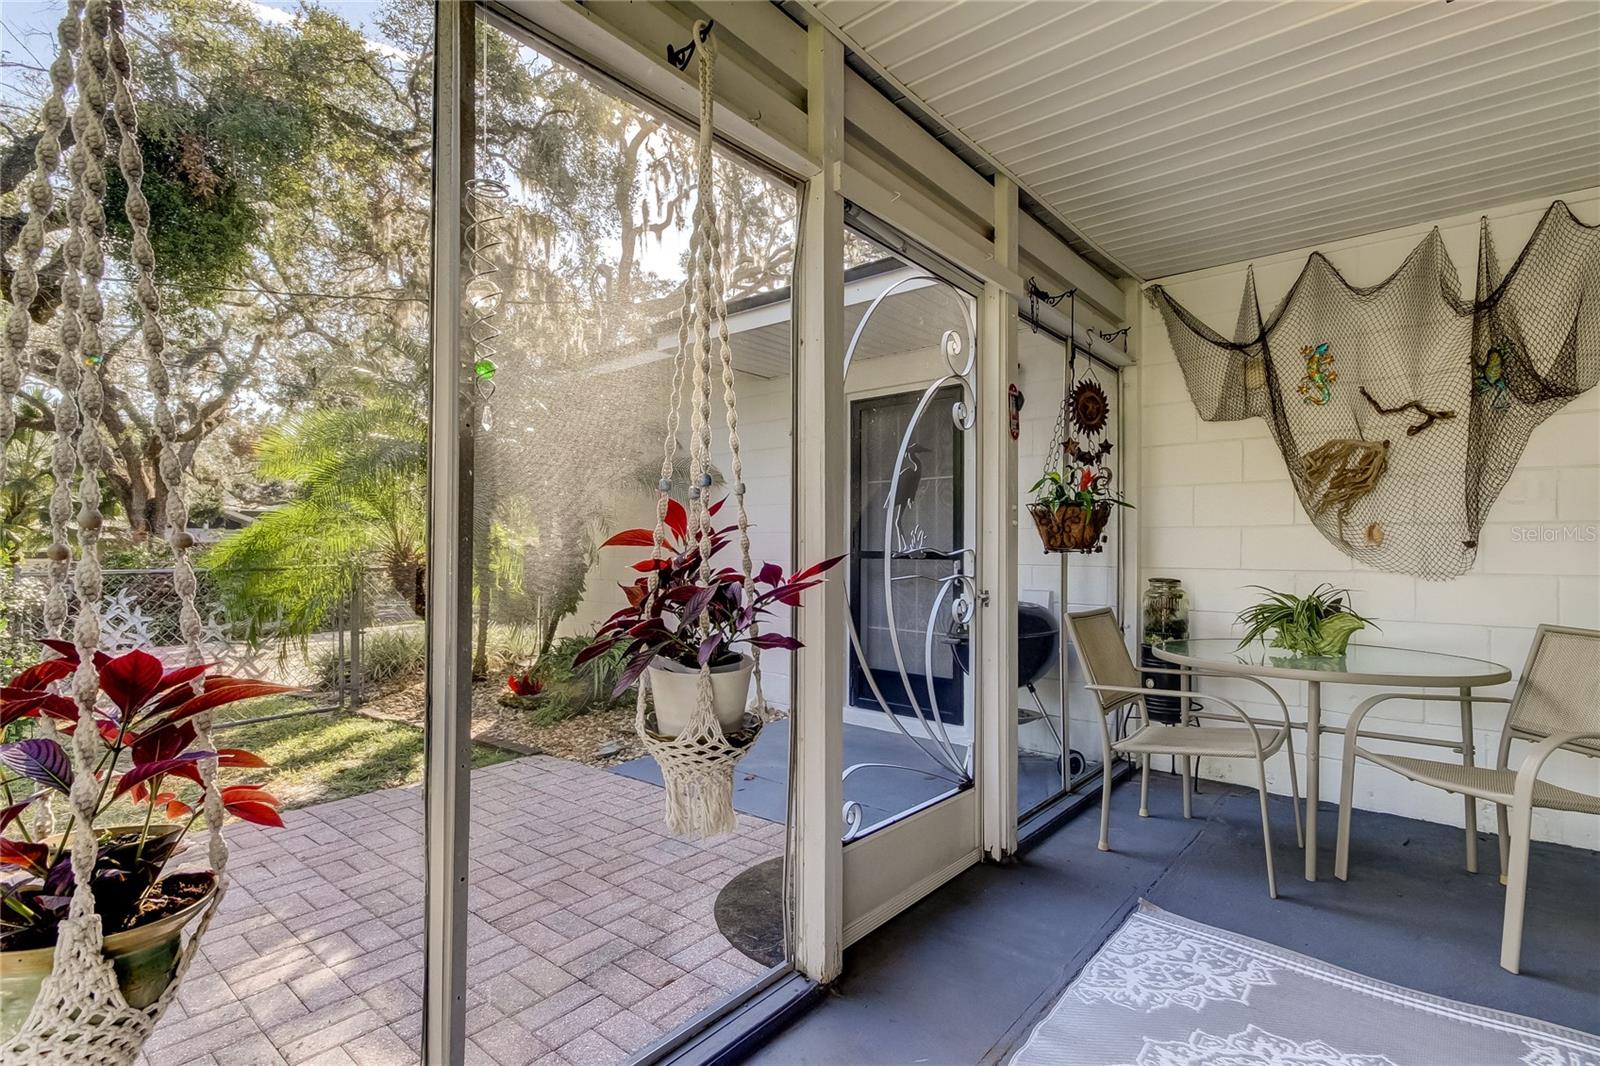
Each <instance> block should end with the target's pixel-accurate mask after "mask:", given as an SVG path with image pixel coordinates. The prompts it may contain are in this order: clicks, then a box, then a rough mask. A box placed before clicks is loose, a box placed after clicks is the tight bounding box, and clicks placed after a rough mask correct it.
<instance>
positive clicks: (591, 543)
mask: <svg viewBox="0 0 1600 1066" xmlns="http://www.w3.org/2000/svg"><path fill="white" fill-rule="evenodd" d="M480 50H481V51H480V65H481V67H482V68H483V71H484V74H483V78H482V80H481V82H480V85H479V87H478V90H477V97H478V101H477V114H478V122H479V126H480V129H482V130H484V131H485V132H486V134H488V133H492V134H493V135H494V136H495V137H496V138H497V143H496V144H495V145H494V147H493V149H492V150H484V151H482V152H480V155H479V173H478V182H477V184H476V186H475V187H474V188H472V189H470V190H469V198H468V204H467V206H468V210H469V212H470V213H471V215H472V220H473V221H472V228H471V229H470V230H469V249H470V250H471V251H472V252H473V258H472V266H473V270H472V280H471V282H470V284H469V289H468V304H469V316H470V319H469V323H468V325H469V327H470V328H469V339H470V341H471V342H472V343H473V344H475V345H477V346H478V347H479V350H478V351H476V352H475V353H474V355H475V360H476V361H477V362H478V364H479V367H480V374H479V376H478V379H477V382H476V390H477V391H476V396H475V399H476V401H477V402H476V405H475V414H476V417H475V436H476V448H477V451H476V460H477V461H476V477H475V483H474V517H475V521H474V530H475V534H476V538H477V547H478V549H479V551H478V557H477V559H476V560H475V561H474V564H473V567H472V574H473V580H474V584H475V607H476V609H475V611H474V612H473V616H472V618H471V619H470V620H469V623H470V624H469V625H468V626H466V627H464V631H463V632H462V633H461V635H460V639H461V640H462V641H470V642H471V644H472V647H473V650H474V673H475V675H476V678H475V684H474V689H475V693H476V698H475V700H474V707H473V712H474V718H473V724H474V728H475V730H477V731H481V732H484V733H488V734H491V735H493V736H496V737H499V738H503V739H505V740H509V741H512V742H513V743H514V744H516V745H519V746H520V747H522V748H523V750H524V751H526V750H528V749H533V750H536V751H539V752H541V753H542V754H535V755H524V756H522V757H518V758H511V759H509V760H508V761H506V762H504V763H502V764H500V765H497V766H494V767H491V768H488V769H485V770H482V771H479V772H478V773H477V774H475V775H474V778H473V802H472V848H473V857H474V865H473V871H472V881H471V886H470V900H469V912H470V913H469V917H468V926H469V930H471V932H472V939H471V945H470V947H469V949H468V976H467V997H468V1002H467V1009H468V1018H469V1029H470V1030H471V1031H470V1032H469V1038H468V1039H469V1044H468V1060H469V1061H473V1060H474V1058H475V1057H481V1058H482V1059H483V1060H484V1061H489V1060H491V1059H492V1060H494V1061H500V1062H509V1061H518V1062H521V1061H532V1060H533V1059H536V1058H539V1057H540V1056H545V1055H547V1054H548V1057H549V1058H550V1059H551V1061H557V1060H559V1061H563V1062H573V1063H584V1062H613V1061H622V1060H624V1059H626V1058H627V1057H628V1056H631V1055H634V1054H635V1053H637V1052H638V1051H639V1050H640V1049H641V1048H643V1047H645V1046H647V1045H649V1044H650V1043H652V1042H653V1041H655V1040H657V1039H660V1038H662V1037H663V1036H665V1035H666V1034H668V1033H670V1032H671V1031H672V1030H674V1029H675V1028H676V1027H678V1026H679V1025H680V1024H681V1023H683V1022H684V1021H685V1020H686V1019H688V1018H689V1017H691V1016H693V1015H695V1014H697V1013H699V1012H701V1011H704V1010H706V1009H708V1008H710V1007H713V1006H715V1005H717V1004H719V1003H721V1002H722V1001H724V1000H725V999H726V998H727V997H729V996H730V995H732V994H734V993H736V992H738V991H739V990H741V989H742V988H744V987H746V986H747V985H748V984H749V983H751V982H753V981H754V980H756V979H757V978H758V977H759V976H760V975H762V974H764V973H765V972H766V971H767V970H768V969H769V968H770V967H772V966H774V965H776V964H779V963H781V962H783V960H784V957H785V944H784V928H785V923H784V919H783V913H782V906H783V904H782V902H781V900H782V898H783V891H782V869H783V865H782V854H783V850H784V835H785V824H784V823H785V817H786V811H787V807H788V802H787V800H788V787H789V782H788V773H787V768H788V755H787V753H788V740H787V729H786V728H785V727H786V725H787V723H786V722H785V721H781V720H780V721H777V722H773V723H770V724H769V725H768V726H767V728H765V729H764V730H763V731H762V733H761V735H760V737H759V738H758V739H757V741H756V742H755V744H754V745H753V746H752V749H751V751H750V752H749V753H748V754H747V755H746V756H745V757H744V759H743V760H742V761H741V762H740V764H739V766H738V767H737V769H736V771H735V777H736V783H737V787H736V790H735V795H734V806H735V809H736V810H737V811H738V812H739V818H738V820H737V828H736V829H735V831H734V832H732V833H729V834H724V835H721V836H718V837H713V838H710V839H706V840H698V839H685V838H680V837H675V836H674V835H673V834H672V833H671V832H670V831H669V830H668V827H667V824H666V820H665V812H666V803H665V793H664V790H663V787H662V775H661V769H660V767H659V766H658V765H657V764H656V762H655V760H654V759H653V758H651V757H650V755H649V754H648V753H646V751H645V750H644V748H643V745H642V744H641V742H640V741H639V738H638V736H637V735H636V732H635V724H634V715H635V700H636V691H635V689H634V688H633V686H632V685H631V684H629V683H627V680H626V678H625V677H624V676H623V668H624V660H623V654H622V651H623V649H620V648H619V649H615V650H613V651H612V652H609V653H607V654H605V655H603V656H601V657H600V658H599V659H597V660H594V661H593V662H592V663H589V664H585V663H584V662H583V661H582V660H578V658H577V657H578V656H580V655H581V654H583V652H584V649H586V648H587V647H589V645H590V644H591V643H592V642H593V640H594V638H595V633H596V629H597V627H599V626H601V625H602V624H603V623H604V622H605V621H606V620H607V619H609V618H610V617H612V616H613V615H614V614H615V613H616V612H617V611H619V610H623V609H626V608H627V606H628V603H629V600H628V596H627V591H626V589H627V587H628V586H631V585H632V584H633V582H634V581H635V580H637V579H638V578H639V577H640V571H639V570H638V569H636V568H635V564H637V563H639V562H640V561H641V560H647V559H648V558H649V556H650V555H651V548H650V547H649V546H648V544H646V545H645V546H643V547H641V546H639V544H640V542H639V540H638V538H624V539H623V542H622V543H617V544H612V545H609V546H608V545H607V541H608V540H609V539H611V538H612V536H613V535H614V534H617V533H618V532H619V531H623V530H629V529H645V530H650V529H651V528H652V527H653V526H654V524H655V515H656V500H657V485H658V480H659V478H660V477H661V464H662V454H663V447H664V437H665V434H666V433H667V427H668V424H669V422H668V407H669V397H670V394H671V382H672V376H673V363H674V358H675V355H676V352H677V337H678V312H679V309H680V307H681V304H682V300H683V283H684V277H685V269H686V261H687V256H688V251H689V247H690V222H689V219H690V211H689V208H690V207H691V206H692V205H693V204H694V202H695V200H696V199H697V196H698V194H699V190H697V189H696V188H695V173H694V141H693V137H692V135H691V134H689V133H687V132H685V131H684V130H682V129H680V128H679V127H677V126H676V125H674V124H673V123H671V122H669V121H667V120H666V119H665V118H663V117H662V116H660V115H657V114H653V113H651V112H650V111H648V110H646V109H644V108H643V107H642V106H639V105H637V104H636V103H634V102H632V101H631V100H628V99H624V98H622V97H620V96H618V95H616V94H614V93H612V92H610V91H608V90H607V89H606V88H604V87H603V86H601V85H600V84H598V83H596V82H595V81H593V80H591V79H590V78H588V77H587V76H586V75H585V74H583V73H581V72H580V71H578V70H576V69H574V68H573V67H571V66H568V65H567V64H566V63H565V62H564V60H563V57H561V56H560V55H559V54H557V53H555V52H554V51H553V50H550V49H547V48H545V47H543V46H540V45H537V44H535V43H534V42H531V41H520V40H518V39H516V38H514V37H512V36H510V35H508V34H506V33H503V32H502V31H500V30H499V29H496V28H493V27H487V28H485V32H484V34H483V36H482V37H481V38H480ZM509 133H515V134H517V135H518V136H519V137H526V138H530V139H531V140H529V141H527V142H526V143H525V142H524V141H521V140H518V141H504V140H503V138H504V137H505V136H507V134H509ZM714 178H715V192H716V196H717V200H718V204H719V210H720V213H721V214H722V215H723V217H724V226H725V227H726V231H725V232H726V236H725V238H724V243H723V254H724V255H725V257H726V260H727V262H726V272H727V276H728V277H729V278H730V279H731V280H730V282H729V289H728V292H727V301H728V325H729V335H730V338H731V340H730V348H731V352H732V360H733V370H734V374H735V377H736V384H737V390H738V397H739V412H740V416H741V417H740V427H739V428H740V431H741V436H742V438H743V447H742V455H743V460H744V467H743V471H744V480H745V482H746V484H747V485H748V487H749V490H748V494H747V501H748V507H749V511H750V518H751V522H752V530H751V539H752V554H753V556H754V558H755V566H756V567H757V568H759V567H760V566H761V564H762V563H764V562H769V561H770V562H773V563H777V564H778V565H780V566H782V567H783V568H784V569H785V570H786V571H788V570H790V569H791V568H792V560H791V558H790V554H791V549H790V532H789V531H790V528H791V523H790V517H789V511H790V507H789V501H790V499H791V483H790V470H791V466H792V462H791V457H790V446H789V441H790V425H791V421H792V414H791V412H792V403H793V401H792V376H791V367H790V364H791V352H792V348H793V342H792V331H791V326H790V319H791V302H790V288H789V286H790V270H791V267H792V264H793V258H794V245H795V218H796V211H797V201H796V197H795V194H794V190H793V188H791V187H790V186H788V185H785V184H782V183H780V182H777V181H774V180H772V179H770V178H769V177H767V176H766V175H765V174H762V173H760V172H757V171H755V170H753V169H752V168H751V167H750V166H749V165H748V164H746V163H744V162H742V161H739V160H736V159H734V158H733V157H731V156H727V155H719V156H718V157H717V159H716V161H715V174H714ZM715 393H716V401H715V404H714V409H713V412H712V436H713V445H712V448H711V456H710V464H711V476H712V478H713V482H712V487H711V490H710V491H711V492H712V493H713V495H714V496H715V497H719V498H720V497H723V496H725V495H727V494H728V493H729V492H730V491H731V488H732V483H733V481H734V476H733V473H732V467H731V462H730V455H729V453H728V448H727V435H726V430H725V428H724V422H723V418H724V411H723V410H722V407H721V395H722V389H721V387H720V384H719V386H718V387H717V388H716V390H715ZM688 421H689V420H688V417H687V415H685V417H684V419H683V422H682V424H681V427H680V439H679V442H678V443H679V451H678V454H679V456H680V457H684V461H682V462H680V464H679V468H678V469H677V470H676V471H675V474H674V477H673V494H674V497H675V498H676V499H677V500H678V501H679V502H680V503H682V502H685V501H686V500H687V499H688V496H687V489H688V484H687V483H688V474H687V461H686V457H687V456H688V454H689V443H688V436H689V430H690V427H689V424H688ZM732 511H733V507H732V505H731V503H730V506H729V507H728V509H727V511H725V512H724V515H725V516H726V515H728V514H731V513H732ZM645 539H646V541H648V539H649V537H648V535H646V538H645ZM714 562H715V563H716V564H717V565H719V566H720V565H727V566H737V565H738V564H739V553H738V548H737V546H736V545H735V546H730V547H728V548H727V549H725V550H724V551H723V552H722V553H721V554H719V555H717V556H715V559H714ZM769 621H770V624H765V623H764V626H763V628H764V630H765V631H767V632H774V631H776V632H788V631H789V628H790V620H789V617H788V612H787V611H779V612H778V613H777V614H776V615H775V616H774V617H773V618H772V619H770V620H769ZM788 660H789V655H788V653H786V652H781V651H771V652H766V653H764V654H763V656H762V673H763V689H764V692H765V694H766V697H767V699H768V700H769V702H770V704H771V705H772V706H773V707H775V708H776V709H778V710H780V711H781V710H785V709H787V707H788V705H789V662H788ZM619 682H620V683H621V687H620V689H619V688H618V687H617V686H618V684H619ZM480 1053H481V1054H480Z"/></svg>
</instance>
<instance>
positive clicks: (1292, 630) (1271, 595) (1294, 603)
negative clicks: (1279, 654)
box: [1236, 583, 1377, 656]
mask: <svg viewBox="0 0 1600 1066" xmlns="http://www.w3.org/2000/svg"><path fill="white" fill-rule="evenodd" d="M1248 587H1249V588H1253V589H1260V590H1261V591H1262V592H1265V593H1266V594H1267V595H1266V598H1265V599H1263V600H1262V601H1261V602H1260V603H1257V604H1255V605H1253V606H1250V607H1246V608H1245V609H1244V610H1242V611H1240V612H1239V616H1238V618H1237V619H1236V621H1237V622H1238V623H1239V624H1240V625H1242V626H1244V628H1245V635H1244V639H1243V640H1241V641H1239V647H1241V648H1242V647H1244V646H1245V645H1246V644H1249V643H1250V642H1251V641H1253V640H1265V639H1266V636H1267V634H1268V633H1269V632H1270V633H1271V634H1272V640H1271V642H1270V643H1271V646H1272V647H1274V648H1286V649H1288V650H1289V651H1292V652H1296V653H1298V654H1300V655H1310V656H1336V655H1343V654H1344V651H1345V648H1346V646H1348V645H1349V643H1350V638H1351V636H1353V635H1354V634H1355V632H1356V631H1357V630H1359V629H1362V628H1363V627H1365V626H1368V625H1372V626H1374V627H1376V626H1377V623H1375V622H1373V621H1372V620H1371V619H1369V618H1363V617H1362V616H1361V615H1359V614H1357V613H1356V612H1355V610H1354V609H1353V608H1351V606H1350V590H1349V589H1341V588H1334V587H1333V585H1331V584H1327V583H1323V584H1321V585H1318V586H1317V587H1316V588H1314V589H1312V590H1311V591H1310V593H1308V594H1307V595H1304V596H1296V595H1294V594H1293V593H1288V592H1275V591H1273V590H1272V589H1269V588H1267V587H1266V586H1264V585H1250V586H1248Z"/></svg>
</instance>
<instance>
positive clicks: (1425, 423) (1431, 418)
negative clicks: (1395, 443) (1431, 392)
mask: <svg viewBox="0 0 1600 1066" xmlns="http://www.w3.org/2000/svg"><path fill="white" fill-rule="evenodd" d="M1361 395H1362V396H1363V397H1365V398H1366V401H1367V402H1368V403H1370V404H1371V405H1372V409H1373V410H1374V411H1376V412H1378V413H1379V414H1380V415H1397V414H1399V413H1400V412H1401V411H1415V412H1417V413H1418V414H1419V415H1422V416H1423V418H1422V421H1421V422H1418V423H1416V424H1415V425H1411V426H1407V427H1406V436H1408V437H1415V436H1416V435H1417V434H1418V433H1421V432H1422V431H1423V430H1425V429H1427V428H1428V427H1429V426H1431V425H1433V424H1434V423H1435V422H1442V421H1448V420H1449V419H1452V418H1454V417H1455V416H1456V413H1455V412H1454V411H1442V410H1441V411H1435V410H1434V409H1433V408H1431V407H1424V406H1423V405H1422V404H1421V403H1420V402H1419V401H1417V400H1407V401H1406V402H1405V403H1403V404H1401V405H1400V406H1399V407H1385V406H1383V405H1382V404H1381V403H1379V402H1378V401H1377V400H1375V399H1373V398H1372V393H1370V392H1368V391H1367V387H1366V386H1365V385H1363V386H1361Z"/></svg>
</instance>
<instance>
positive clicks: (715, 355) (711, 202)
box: [575, 22, 843, 837]
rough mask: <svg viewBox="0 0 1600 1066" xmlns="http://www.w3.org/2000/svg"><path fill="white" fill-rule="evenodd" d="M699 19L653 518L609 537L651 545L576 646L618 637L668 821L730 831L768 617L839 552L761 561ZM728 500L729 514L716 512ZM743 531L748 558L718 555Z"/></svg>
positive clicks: (617, 542)
mask: <svg viewBox="0 0 1600 1066" xmlns="http://www.w3.org/2000/svg"><path fill="white" fill-rule="evenodd" d="M710 31H711V27H710V25H709V24H708V23H706V22H697V23H695V27H694V36H693V38H692V39H691V40H690V43H689V45H687V46H686V47H685V48H684V49H680V50H677V52H676V53H675V54H677V55H679V56H681V57H682V59H683V64H682V65H683V66H685V67H686V66H687V64H688V62H689V59H690V57H691V56H692V55H693V54H694V53H695V52H696V51H697V52H698V54H699V60H700V61H699V74H700V129H699V137H698V139H697V141H696V144H695V163H696V166H695V193H696V199H695V206H694V212H693V216H692V218H693V229H692V232H691V235H690V240H689V270H688V277H687V278H686V279H685V281H684V289H683V292H684V300H683V308H682V311H681V313H680V314H679V318H678V345H677V352H676V356H675V358H674V360H673V367H672V385H671V392H670V395H669V398H668V407H667V428H666V439H665V441H664V444H663V447H662V458H661V480H660V482H659V484H658V486H657V496H656V509H655V510H656V514H655V527H654V528H653V529H643V528H641V529H629V530H624V531H623V532H621V533H618V534H616V535H615V536H613V537H611V538H610V539H609V540H607V541H606V542H605V544H604V545H602V547H648V548H649V549H650V556H649V558H647V559H643V560H641V561H640V562H638V563H635V564H634V569H635V570H636V571H638V572H639V573H641V574H642V575H643V576H641V577H640V578H638V579H637V580H635V581H634V582H633V583H632V584H630V585H625V586H623V592H624V593H625V594H626V596H627V599H628V605H627V606H626V607H624V608H622V609H621V610H619V611H618V612H617V613H616V614H614V615H612V616H611V617H610V618H609V619H607V620H606V622H605V624H604V625H602V626H601V627H600V630H599V631H598V633H597V634H596V639H595V641H594V642H593V643H592V644H590V645H589V647H588V648H586V649H585V650H584V651H583V653H581V654H580V655H579V656H578V657H577V659H576V660H575V664H576V665H579V666H582V665H584V664H586V663H588V662H590V661H591V660H593V659H596V658H598V657H599V656H601V655H603V654H605V653H606V652H607V651H610V650H611V649H612V648H621V649H623V653H622V654H623V657H624V660H625V663H624V666H623V669H622V671H621V675H620V678H619V680H618V683H617V691H618V692H619V693H620V692H622V691H624V690H626V689H627V688H628V687H629V686H630V685H635V684H636V685H637V689H638V691H637V703H636V709H635V713H634V728H635V730H636V731H637V733H638V734H639V738H640V740H641V741H642V742H643V743H644V746H645V750H646V751H648V752H649V753H650V755H651V756H653V757H654V758H655V760H656V762H657V763H658V764H659V765H660V767H661V777H662V781H663V784H664V785H665V791H666V820H667V827H668V828H669V829H670V830H671V831H672V832H674V833H679V834H684V835H688V836H696V837H707V836H714V835H717V834H720V833H730V832H732V831H733V830H734V829H735V827H736V825H735V813H734V808H733V767H734V764H735V763H736V762H738V761H739V759H740V758H741V757H742V756H743V755H744V753H745V752H747V751H749V750H750V745H751V744H753V743H754V742H755V739H756V737H757V735H759V733H760V732H761V728H762V726H763V725H765V724H766V722H767V721H768V720H769V718H770V717H771V711H770V709H769V708H768V706H767V701H766V696H765V694H764V693H763V691H762V687H761V653H762V652H763V651H772V650H784V651H794V650H798V649H799V648H800V646H801V645H800V642H799V641H798V640H796V639H795V638H794V637H792V636H789V635H787V634H784V633H777V632H771V631H767V630H766V629H765V626H766V625H767V624H768V622H769V620H770V619H771V618H772V616H773V615H774V614H775V613H776V612H777V611H778V610H779V609H781V608H786V607H789V608H792V607H798V606H799V605H800V597H801V595H802V594H803V593H804V592H805V590H806V589H808V588H811V587H813V586H815V585H817V584H818V583H820V582H821V580H822V576H821V575H822V574H823V572H824V571H826V570H828V569H829V568H830V567H832V566H834V565H835V564H837V563H838V562H839V560H840V559H841V558H843V557H842V556H840V557H838V558H833V559H828V560H825V561H823V562H820V563H817V564H815V565H813V566H809V567H806V568H805V569H803V570H800V571H798V572H797V573H793V574H786V573H785V572H784V569H783V567H782V566H780V565H779V564H777V563H766V564H763V565H762V566H760V567H759V568H758V567H757V566H756V564H755V563H754V562H753V561H752V560H751V557H750V518H749V515H748V513H747V512H746V509H745V483H744V462H743V459H742V457H741V454H740V444H739V404H738V398H737V395H736V393H735V387H734V386H735V376H734V368H733V349H732V347H731V345H730V344H729V338H728V308H727V304H726V302H725V300H724V294H723V279H724V277H725V271H724V264H723V260H722V234H721V232H720V230H719V226H718V221H717V208H716V188H715V184H714V177H715V171H714V152H713V129H712V123H711V113H712V99H713V94H712V90H713V87H714V85H713V72H714V68H715V64H716V41H715V39H714V38H713V37H712V35H711V32H710ZM713 379H717V380H720V382H721V385H722V403H723V407H724V409H725V411H726V415H727V431H728V454H729V472H730V473H731V475H732V478H733V480H732V483H731V485H730V486H729V488H728V492H727V493H726V495H723V496H722V497H721V498H720V499H713V497H714V496H716V493H715V492H714V491H713V488H714V486H715V485H716V483H717V477H716V474H715V472H714V471H713V469H712V463H711V390H712V382H713ZM685 388H687V390H688V392H689V433H688V437H689V484H688V486H687V489H688V491H687V494H686V495H687V505H686V504H685V503H683V502H680V501H679V500H678V499H675V498H674V497H673V489H674V484H673V471H674V470H675V469H676V468H677V465H678V463H677V459H678V448H679V443H678V433H679V429H680V426H681V417H682V415H681V409H682V406H683V394H684V391H685ZM729 500H731V501H732V503H733V510H734V518H733V521H732V524H730V525H724V526H720V527H719V526H718V525H717V516H718V514H719V513H720V512H721V511H722V509H723V508H724V506H725V505H726V504H727V503H728V502H729ZM735 543H736V544H737V548H738V555H739V563H738V565H737V566H730V565H727V564H724V563H720V562H719V561H718V556H719V554H720V553H722V552H723V551H724V550H725V549H726V548H728V547H729V546H730V545H731V544H735Z"/></svg>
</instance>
